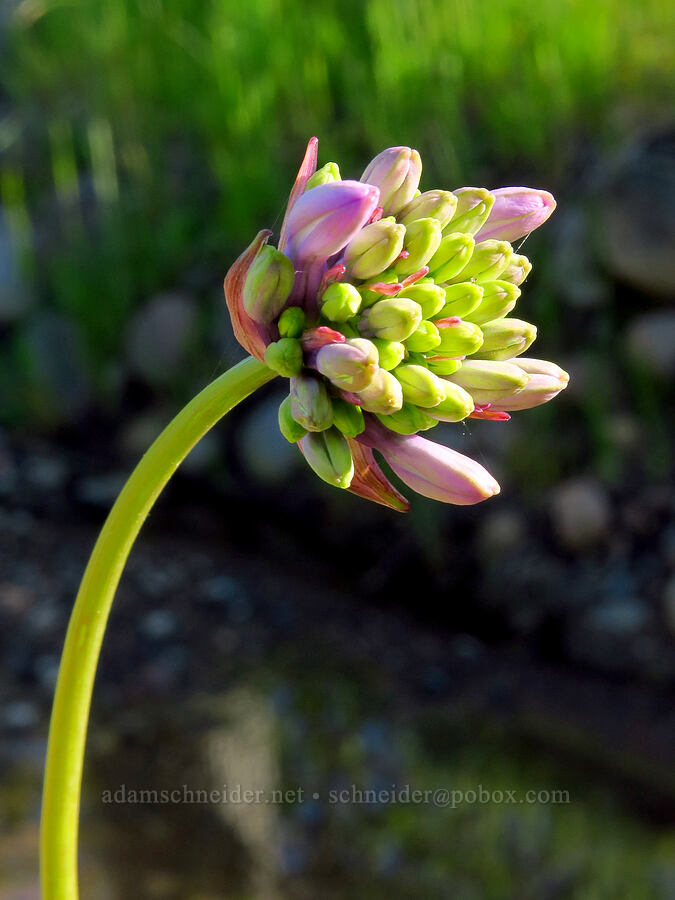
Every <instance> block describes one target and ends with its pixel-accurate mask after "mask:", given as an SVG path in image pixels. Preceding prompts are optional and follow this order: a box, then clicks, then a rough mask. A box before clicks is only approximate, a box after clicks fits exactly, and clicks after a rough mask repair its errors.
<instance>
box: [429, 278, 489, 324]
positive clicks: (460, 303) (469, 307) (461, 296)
mask: <svg viewBox="0 0 675 900" xmlns="http://www.w3.org/2000/svg"><path fill="white" fill-rule="evenodd" d="M482 299H483V288H482V286H481V285H480V284H474V283H473V281H460V282H459V284H448V285H446V286H445V305H444V306H443V308H442V309H441V310H440V312H438V313H437V314H436V315H435V316H430V317H429V318H435V319H444V318H447V317H448V316H459V317H460V319H463V318H464V316H466V315H468V313H470V312H473V310H474V309H476V308H477V307H478V306H479V305H480V302H481V300H482Z"/></svg>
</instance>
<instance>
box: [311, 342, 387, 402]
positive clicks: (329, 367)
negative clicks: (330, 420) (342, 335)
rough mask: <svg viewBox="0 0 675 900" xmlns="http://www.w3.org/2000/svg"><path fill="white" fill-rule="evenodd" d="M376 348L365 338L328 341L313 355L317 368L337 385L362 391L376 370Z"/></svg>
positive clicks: (345, 388) (344, 388)
mask: <svg viewBox="0 0 675 900" xmlns="http://www.w3.org/2000/svg"><path fill="white" fill-rule="evenodd" d="M377 360H378V354H377V347H376V346H375V344H373V342H372V341H369V340H367V339H366V338H350V339H349V340H347V341H344V343H342V344H327V345H326V346H325V347H322V348H321V350H319V352H318V353H317V355H316V368H317V369H318V371H319V372H321V374H322V375H324V376H325V377H326V378H328V379H329V380H330V381H332V382H333V384H334V385H335V386H336V387H339V388H342V390H345V391H361V390H363V388H365V387H367V386H368V385H369V384H370V382H371V381H372V379H373V376H374V375H375V373H376V372H377V370H378V363H377Z"/></svg>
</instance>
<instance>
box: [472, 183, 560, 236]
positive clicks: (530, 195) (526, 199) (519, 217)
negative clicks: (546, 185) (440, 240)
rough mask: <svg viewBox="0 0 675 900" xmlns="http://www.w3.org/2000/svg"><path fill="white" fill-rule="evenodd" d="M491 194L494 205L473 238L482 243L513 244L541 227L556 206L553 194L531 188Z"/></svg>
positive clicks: (502, 190)
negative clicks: (485, 241)
mask: <svg viewBox="0 0 675 900" xmlns="http://www.w3.org/2000/svg"><path fill="white" fill-rule="evenodd" d="M491 193H492V196H493V197H494V198H495V202H494V204H493V206H492V209H491V210H490V215H489V216H488V218H487V220H486V222H485V224H484V225H483V226H482V228H481V229H480V231H479V232H478V234H477V235H476V236H477V237H479V238H480V239H481V240H486V239H490V238H492V239H494V240H498V241H516V240H518V238H521V237H524V236H525V235H526V234H529V233H530V232H531V231H534V229H535V228H539V226H540V225H543V224H544V222H545V221H546V220H547V219H548V217H549V216H550V215H551V213H552V212H553V210H554V209H555V206H556V203H555V200H554V199H553V195H552V194H549V192H548V191H539V190H535V189H534V188H527V187H505V188H498V189H497V190H496V191H492V192H491Z"/></svg>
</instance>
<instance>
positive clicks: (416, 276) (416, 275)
mask: <svg viewBox="0 0 675 900" xmlns="http://www.w3.org/2000/svg"><path fill="white" fill-rule="evenodd" d="M404 252H405V251H404ZM428 274H429V266H422V268H421V269H419V271H417V272H413V273H412V275H408V277H407V278H404V279H403V281H402V282H401V284H402V285H403V287H404V288H407V287H410V285H411V284H415V282H416V281H419V280H420V278H425V277H426V276H427V275H428Z"/></svg>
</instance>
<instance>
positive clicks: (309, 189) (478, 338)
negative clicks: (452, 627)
mask: <svg viewBox="0 0 675 900" xmlns="http://www.w3.org/2000/svg"><path fill="white" fill-rule="evenodd" d="M316 162H317V141H316V139H315V138H313V139H312V140H311V141H310V143H309V145H308V148H307V153H306V155H305V158H304V160H303V163H302V165H301V167H300V171H299V173H298V177H297V179H296V182H295V185H294V187H293V190H292V192H291V196H290V199H289V203H288V208H287V211H286V217H285V219H284V223H283V225H282V229H281V237H280V241H279V246H278V248H275V247H271V246H269V245H268V244H267V241H268V239H269V237H270V236H271V235H270V232H267V231H264V232H260V234H259V235H258V236H257V238H256V239H255V241H254V242H253V243H252V244H251V246H250V247H249V248H248V250H246V251H245V252H244V253H243V254H242V256H241V257H240V258H239V259H238V260H237V262H236V263H235V264H234V266H233V267H232V269H231V270H230V272H229V273H228V275H227V277H226V279H225V294H226V298H227V302H228V306H229V308H230V313H231V315H232V320H233V325H234V329H235V333H236V335H237V338H238V339H239V341H240V343H241V344H242V345H243V346H244V347H245V348H246V349H247V350H248V351H249V352H250V353H252V354H253V355H254V356H256V357H257V358H258V359H261V360H264V362H265V363H266V364H267V365H268V366H269V367H270V368H271V369H273V370H274V371H275V372H277V373H278V374H279V375H281V376H282V377H286V378H289V379H290V391H289V395H288V397H287V398H286V399H285V400H284V402H283V403H282V404H281V407H280V409H279V426H280V429H281V432H282V434H283V435H284V437H286V438H287V440H289V441H291V442H292V443H297V444H298V445H299V448H300V450H301V452H302V453H303V455H304V457H305V459H306V460H307V462H308V464H309V465H310V466H311V467H312V469H313V470H314V471H315V472H316V474H317V475H319V477H320V478H322V479H323V480H324V481H327V482H328V483H329V484H332V485H335V486H337V487H341V488H348V489H350V490H352V491H354V492H355V493H357V494H359V495H361V496H363V497H367V498H368V499H370V500H374V501H376V502H378V503H382V504H384V505H386V506H390V507H392V508H394V509H401V510H402V509H406V508H407V505H408V504H407V501H406V500H405V498H403V497H402V496H401V494H399V492H398V491H397V490H396V489H395V488H394V487H393V485H391V484H390V483H389V481H388V480H387V479H386V477H385V476H384V474H383V473H382V471H381V470H380V468H379V466H378V464H377V462H376V461H375V458H374V456H373V450H378V451H379V452H380V453H382V454H383V455H384V457H385V458H386V460H387V462H388V463H389V465H390V466H391V468H392V469H393V470H394V472H395V473H396V474H397V475H398V476H399V477H400V478H401V480H402V481H404V482H405V483H406V484H407V485H408V486H409V487H411V488H412V489H413V490H415V491H417V492H418V493H421V494H423V495H425V496H427V497H432V498H434V499H437V500H441V501H444V502H447V503H456V504H469V503H477V502H478V501H480V500H483V499H486V498H487V497H491V496H493V495H494V494H496V493H498V491H499V485H498V484H497V482H496V481H495V480H494V478H492V476H491V475H490V474H489V472H487V471H486V470H485V469H484V468H483V467H482V466H481V465H480V464H479V463H477V462H475V461H473V460H471V459H469V458H467V457H465V456H462V455H461V454H459V453H456V452H455V451H452V450H449V449H448V448H447V447H445V446H443V445H441V444H436V443H434V442H432V441H429V440H427V439H425V438H422V437H420V436H419V432H421V431H427V430H429V429H431V428H434V427H435V426H436V425H438V423H439V422H459V421H461V420H462V419H465V418H467V417H474V418H483V419H490V420H493V421H505V420H507V419H508V418H509V415H508V413H509V412H510V411H512V410H520V409H527V408H529V407H533V406H538V405H540V404H541V403H545V402H546V401H547V400H550V399H552V398H553V397H555V396H556V394H558V393H559V392H560V391H561V390H563V389H564V388H565V386H566V384H567V380H568V376H567V374H566V373H565V372H564V371H563V370H562V369H560V368H559V367H558V366H556V365H554V364H553V363H549V362H546V361H544V360H537V359H530V358H524V357H523V356H521V354H523V353H525V351H526V350H527V349H528V348H529V347H530V345H531V344H532V342H533V341H534V339H535V337H536V328H535V327H534V325H531V324H529V323H528V322H525V321H522V320H521V319H517V318H513V317H511V316H510V313H511V312H512V311H513V309H514V307H515V305H516V302H517V300H518V298H519V296H520V285H521V284H522V283H523V282H524V281H525V279H526V278H527V276H528V274H529V272H530V269H531V265H530V262H529V260H528V259H527V258H526V257H525V256H522V255H519V254H517V253H516V252H514V250H513V247H512V246H511V242H512V241H515V240H517V239H518V238H521V237H524V236H525V235H526V234H528V233H529V232H530V231H532V230H533V229H534V228H537V227H538V226H539V225H541V224H542V223H543V222H544V221H545V220H546V219H547V218H548V217H549V215H550V214H551V212H552V211H553V209H554V208H555V201H554V200H553V197H552V196H551V195H550V194H549V193H547V192H546V191H539V190H533V189H531V188H523V187H514V188H501V189H499V190H495V191H488V190H485V189H483V188H473V187H466V188H459V189H458V190H455V191H447V190H429V191H425V192H424V193H421V192H420V191H419V189H418V185H419V181H420V177H421V174H422V161H421V159H420V156H419V154H418V153H417V151H416V150H412V149H411V148H409V147H391V148H389V149H388V150H384V151H383V152H382V153H380V154H378V156H376V157H375V159H374V160H373V161H372V162H371V163H370V164H369V165H368V166H367V167H366V169H365V171H364V173H363V175H362V176H361V179H360V180H359V181H348V180H345V181H343V180H342V179H341V177H340V170H339V168H338V166H337V165H336V164H335V163H327V164H326V165H324V166H323V168H321V169H318V170H317V167H316Z"/></svg>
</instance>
